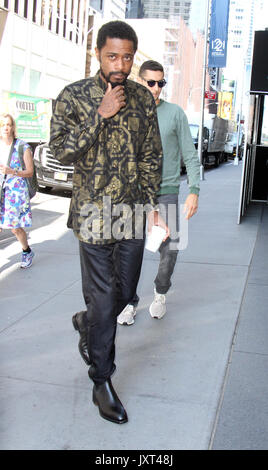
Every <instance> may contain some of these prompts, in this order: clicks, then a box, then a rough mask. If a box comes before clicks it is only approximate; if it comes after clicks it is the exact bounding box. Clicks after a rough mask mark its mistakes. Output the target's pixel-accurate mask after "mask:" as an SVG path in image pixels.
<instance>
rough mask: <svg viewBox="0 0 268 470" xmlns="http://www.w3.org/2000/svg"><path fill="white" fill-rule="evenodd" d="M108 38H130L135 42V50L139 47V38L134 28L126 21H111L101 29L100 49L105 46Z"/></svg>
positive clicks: (99, 33) (98, 46)
mask: <svg viewBox="0 0 268 470" xmlns="http://www.w3.org/2000/svg"><path fill="white" fill-rule="evenodd" d="M107 38H111V39H113V38H119V39H128V41H132V42H133V48H134V52H136V50H137V48H138V38H137V35H136V33H135V31H134V29H133V28H132V27H131V26H130V25H129V24H127V23H125V22H124V21H109V23H105V24H104V25H102V27H101V28H100V29H99V32H98V37H97V48H98V49H99V51H100V50H101V49H102V48H103V47H104V46H105V44H106V39H107Z"/></svg>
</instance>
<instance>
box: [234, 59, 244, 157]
mask: <svg viewBox="0 0 268 470" xmlns="http://www.w3.org/2000/svg"><path fill="white" fill-rule="evenodd" d="M245 68H246V59H244V62H243V73H242V87H241V99H240V110H239V123H238V130H237V142H236V152H235V158H234V165H238V154H239V142H240V134H241V116H242V110H243V98H244V76H245Z"/></svg>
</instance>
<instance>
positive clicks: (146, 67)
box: [139, 60, 164, 78]
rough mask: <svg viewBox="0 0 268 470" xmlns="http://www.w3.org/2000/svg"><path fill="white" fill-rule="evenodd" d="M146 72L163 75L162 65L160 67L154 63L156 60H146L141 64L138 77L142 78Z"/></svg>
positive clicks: (157, 63)
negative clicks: (161, 73) (150, 71)
mask: <svg viewBox="0 0 268 470" xmlns="http://www.w3.org/2000/svg"><path fill="white" fill-rule="evenodd" d="M146 70H152V71H153V72H163V73H164V67H163V65H161V64H160V63H159V62H156V60H146V62H143V64H141V66H140V70H139V77H141V78H143V75H144V72H146Z"/></svg>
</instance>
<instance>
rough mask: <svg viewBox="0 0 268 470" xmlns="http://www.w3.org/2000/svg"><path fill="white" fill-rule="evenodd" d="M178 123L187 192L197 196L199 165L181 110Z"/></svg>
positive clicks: (186, 120) (181, 110) (184, 115)
mask: <svg viewBox="0 0 268 470" xmlns="http://www.w3.org/2000/svg"><path fill="white" fill-rule="evenodd" d="M178 121H179V122H178V123H177V125H178V140H179V147H180V152H181V156H182V158H183V161H184V163H185V166H186V171H187V176H188V186H189V192H190V193H192V194H197V195H198V194H199V189H200V163H199V159H198V155H197V151H196V148H195V146H194V143H193V139H192V136H191V131H190V127H189V124H188V119H187V117H186V114H185V112H184V111H183V109H179V113H178Z"/></svg>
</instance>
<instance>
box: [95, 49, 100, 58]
mask: <svg viewBox="0 0 268 470" xmlns="http://www.w3.org/2000/svg"><path fill="white" fill-rule="evenodd" d="M95 54H96V57H97V59H98V61H99V62H100V51H99V49H98V48H97V47H95Z"/></svg>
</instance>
